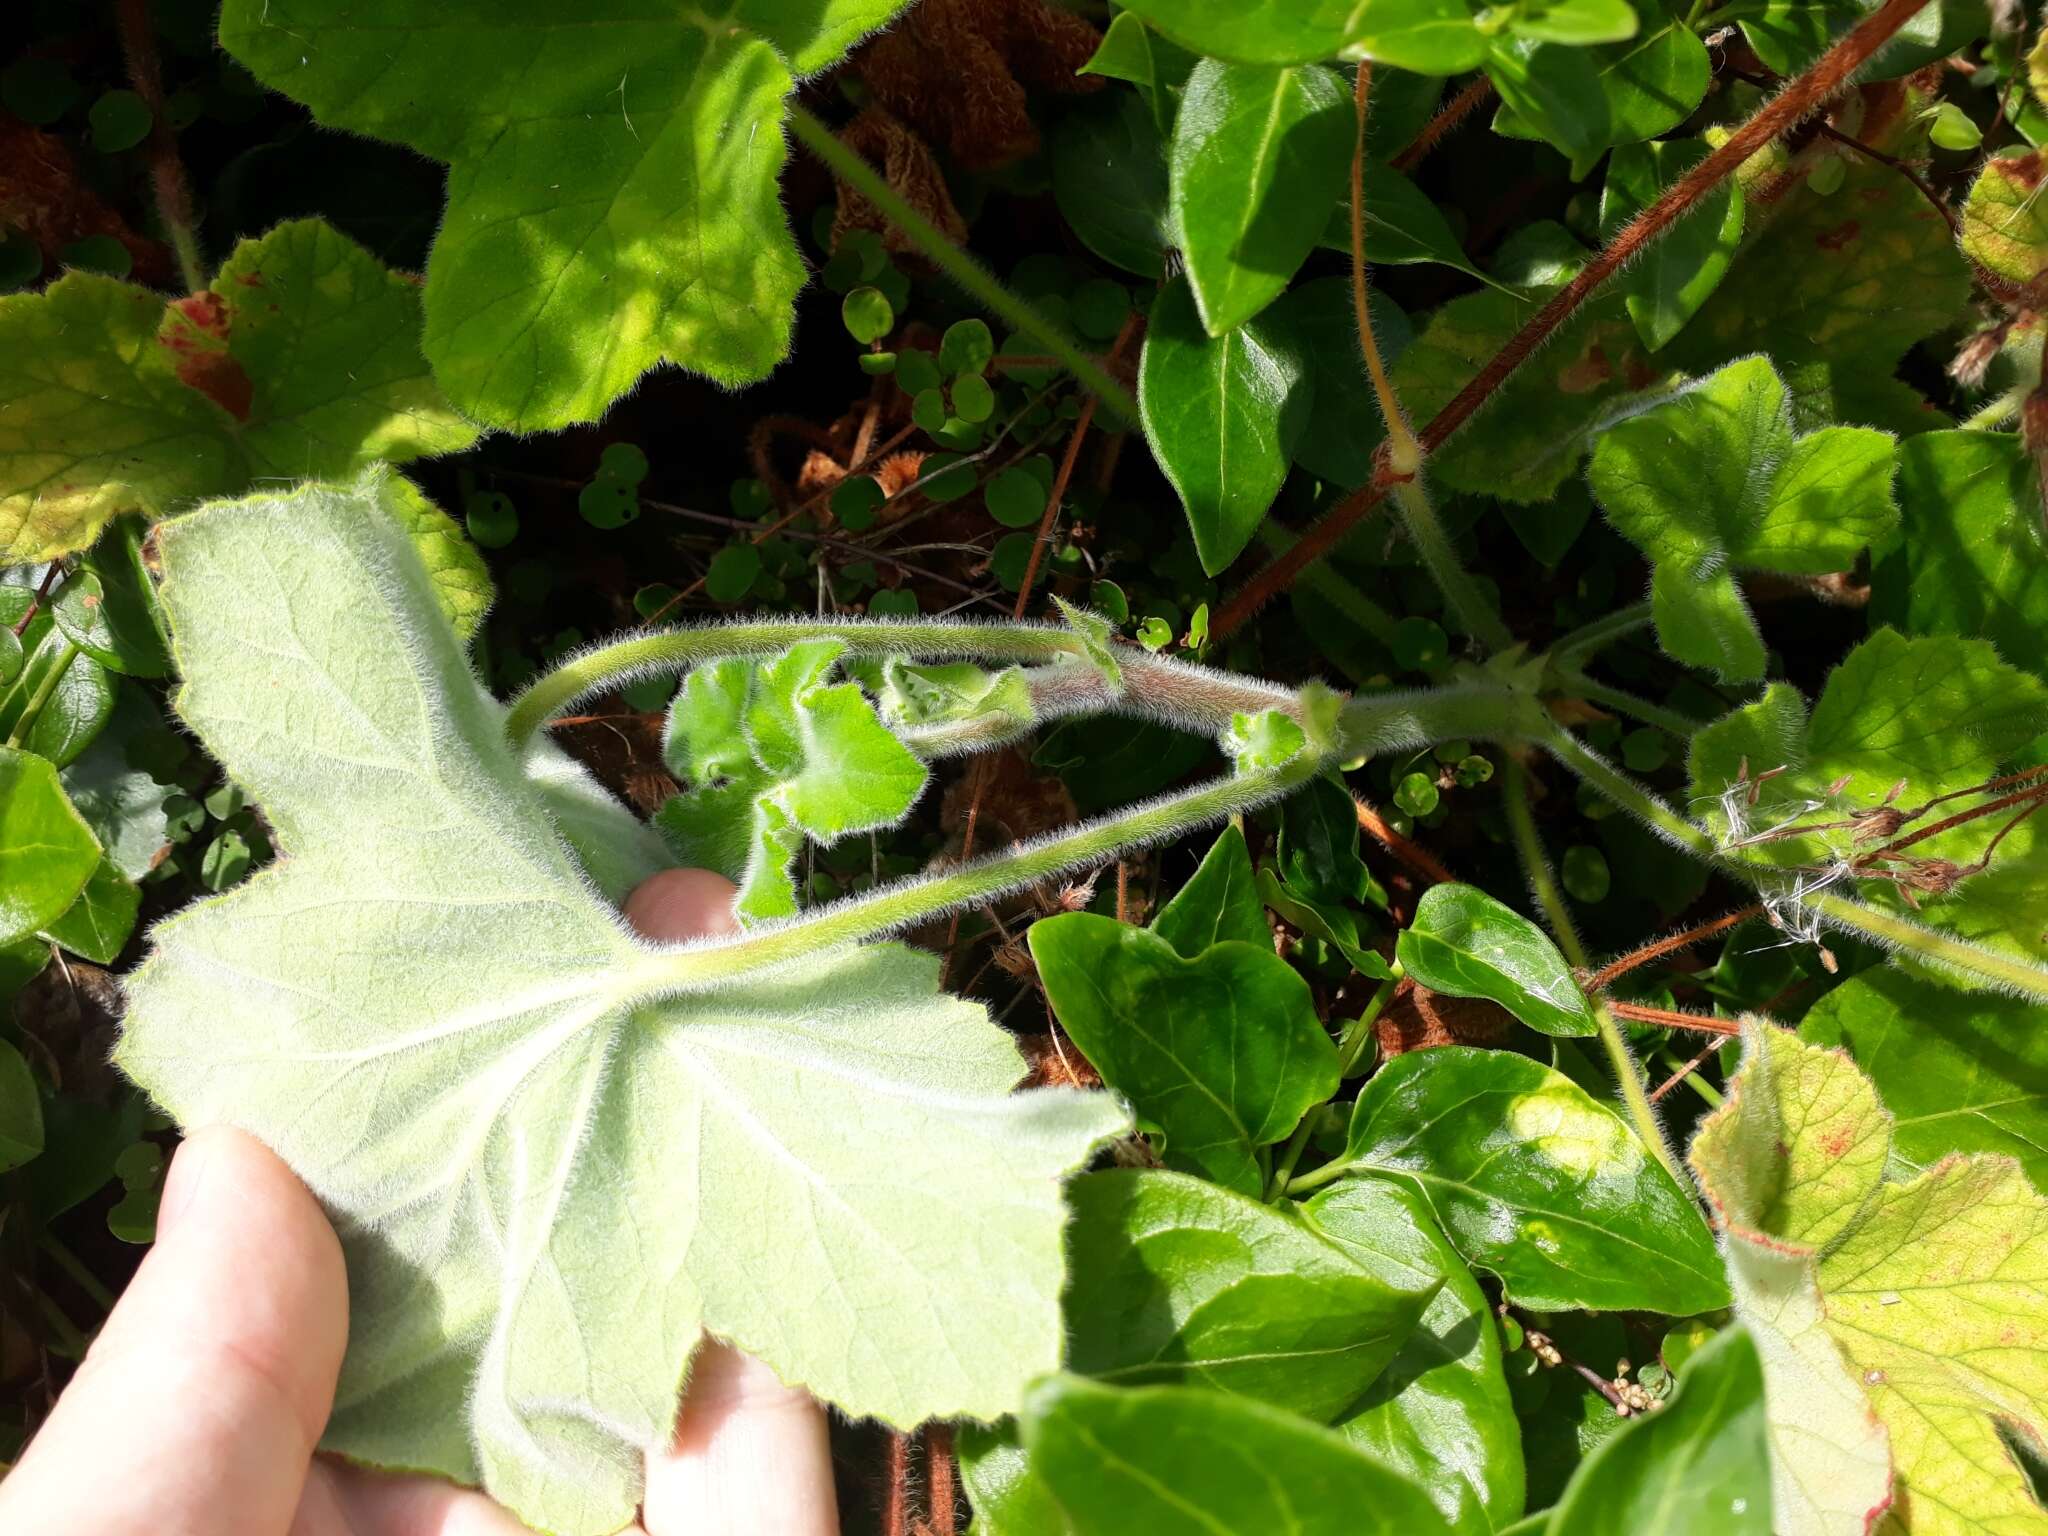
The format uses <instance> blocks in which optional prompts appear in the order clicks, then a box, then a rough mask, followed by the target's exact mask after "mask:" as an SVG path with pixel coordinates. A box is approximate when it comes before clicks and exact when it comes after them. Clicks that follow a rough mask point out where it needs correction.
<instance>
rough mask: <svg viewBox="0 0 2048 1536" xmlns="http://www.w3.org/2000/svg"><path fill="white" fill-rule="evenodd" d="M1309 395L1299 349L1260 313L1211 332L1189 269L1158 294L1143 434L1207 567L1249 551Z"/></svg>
mask: <svg viewBox="0 0 2048 1536" xmlns="http://www.w3.org/2000/svg"><path fill="white" fill-rule="evenodd" d="M1309 397H1310V389H1309V387H1308V385H1307V381H1306V376H1305V371H1304V369H1303V366H1302V362H1301V359H1300V358H1299V357H1297V356H1296V355H1295V354H1294V352H1293V350H1292V349H1291V348H1289V347H1287V346H1285V345H1283V344H1281V343H1280V341H1279V340H1278V339H1277V338H1276V337H1275V336H1274V335H1272V334H1271V333H1270V332H1269V331H1268V330H1267V329H1266V327H1265V326H1264V325H1263V323H1262V322H1260V321H1256V320H1253V321H1247V322H1246V323H1245V324H1243V325H1240V326H1239V327H1238V328H1237V329H1236V330H1234V331H1232V332H1230V333H1229V334H1228V335H1225V336H1211V335H1209V334H1208V332H1207V331H1205V330H1204V329H1203V328H1202V321H1201V317H1200V316H1199V315H1198V314H1197V313H1196V312H1195V301H1194V298H1193V296H1192V294H1191V293H1190V291H1189V288H1188V285H1187V282H1186V280H1185V279H1176V280H1175V281H1174V282H1172V283H1171V284H1169V285H1168V286H1167V287H1166V289H1165V290H1164V291H1163V292H1161V293H1160V295H1159V298H1158V299H1157V301H1156V302H1154V304H1153V306H1152V318H1151V323H1150V325H1148V326H1147V327H1146V331H1145V350H1144V356H1143V357H1142V358H1141V359H1140V361H1139V365H1138V406H1139V410H1140V411H1141V413H1142V414H1143V417H1144V427H1145V441H1146V442H1147V443H1148V444H1150V445H1151V448H1152V455H1153V457H1154V458H1156V459H1157V460H1158V461H1159V467H1160V468H1161V469H1162V470H1164V471H1165V472H1166V478H1167V479H1168V480H1170V481H1172V482H1173V488H1174V489H1175V490H1176V491H1178V492H1179V493H1180V500H1181V505H1182V506H1183V507H1185V508H1186V509H1187V515H1188V526H1189V527H1190V528H1191V529H1192V530H1193V532H1194V535H1195V550H1196V552H1197V553H1198V554H1199V555H1200V556H1201V557H1202V569H1203V570H1205V571H1207V572H1208V573H1209V574H1210V575H1212V576H1213V575H1215V574H1216V573H1217V572H1218V571H1221V570H1222V569H1224V567H1226V566H1228V565H1229V564H1230V562H1231V561H1233V560H1235V559H1236V558H1237V557H1238V555H1239V554H1240V553H1242V552H1243V550H1244V547H1245V545H1247V544H1249V543H1250V542H1251V538H1252V534H1253V533H1254V532H1256V531H1257V529H1258V526H1259V520H1260V519H1261V518H1263V517H1264V516H1265V515H1266V509H1267V508H1268V507H1270V506H1272V504H1273V498H1274V497H1275V496H1277V495H1278V494H1279V493H1280V483H1281V482H1282V481H1283V480H1285V479H1286V478H1287V461H1288V458H1289V456H1290V455H1291V454H1292V453H1293V451H1294V445H1295V442H1296V441H1297V440H1298V439H1299V438H1300V436H1301V431H1302V428H1303V426H1304V425H1305V424H1306V420H1307V416H1308V407H1309Z"/></svg>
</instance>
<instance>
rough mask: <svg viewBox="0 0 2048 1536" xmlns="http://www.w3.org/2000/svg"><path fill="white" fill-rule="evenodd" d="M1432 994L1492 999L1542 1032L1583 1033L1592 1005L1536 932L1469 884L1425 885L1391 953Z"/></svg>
mask: <svg viewBox="0 0 2048 1536" xmlns="http://www.w3.org/2000/svg"><path fill="white" fill-rule="evenodd" d="M1394 954H1395V958H1396V959H1398V960H1399V961H1400V962H1401V967H1402V969H1403V970H1404V971H1406V972H1407V973H1408V974H1409V975H1410V976H1413V977H1414V978H1415V979H1416V980H1417V981H1418V982H1420V983H1421V984H1422V985H1423V986H1425V987H1428V988H1429V989H1430V990H1431V991H1432V992H1446V993H1449V994H1450V995H1451V996H1452V997H1483V998H1487V999H1489V1000H1490V1001H1493V1002H1496V1003H1499V1004H1500V1005H1501V1007H1503V1008H1505V1009H1507V1011H1508V1012H1509V1013H1512V1014H1513V1015H1514V1016H1515V1017H1516V1018H1518V1019H1520V1020H1521V1021H1522V1022H1523V1023H1524V1024H1526V1025H1528V1026H1529V1027H1530V1028H1531V1029H1533V1030H1536V1031H1538V1032H1540V1033H1542V1034H1546V1035H1590V1034H1592V1033H1593V1016H1592V1010H1591V1009H1590V1008H1588V1007H1587V1005H1586V996H1585V994H1584V993H1583V992H1581V991H1580V990H1579V984H1578V982H1577V981H1575V980H1574V979H1573V978H1572V973H1571V967H1570V966H1568V965H1566V964H1565V959H1564V956H1563V955H1561V954H1559V953H1558V952H1557V946H1556V945H1555V944H1552V943H1551V942H1550V940H1549V938H1548V937H1547V936H1546V935H1545V934H1544V932H1543V930H1542V929H1540V928H1538V927H1537V926H1536V925H1535V924H1534V923H1532V922H1530V921H1529V920H1528V919H1527V918H1526V917H1523V916H1522V915H1521V914H1520V913H1519V912H1516V911H1514V910H1512V909H1511V908H1508V907H1505V906H1503V905H1502V904H1501V903H1499V902H1497V901H1495V900H1494V899H1493V898H1492V897H1491V896H1489V895H1487V894H1486V893H1485V892H1484V891H1482V890H1479V889H1477V888H1476V887H1474V886H1469V885H1433V886H1431V887H1430V888H1429V889H1428V890H1426V891H1424V892H1423V893H1422V900H1421V901H1420V902H1418V903H1417V904H1416V907H1415V917H1414V919H1413V920H1412V921H1411V922H1410V923H1409V925H1408V927H1406V928H1405V929H1403V930H1402V932H1401V937H1400V940H1399V942H1398V943H1397V944H1396V946H1395V950H1394Z"/></svg>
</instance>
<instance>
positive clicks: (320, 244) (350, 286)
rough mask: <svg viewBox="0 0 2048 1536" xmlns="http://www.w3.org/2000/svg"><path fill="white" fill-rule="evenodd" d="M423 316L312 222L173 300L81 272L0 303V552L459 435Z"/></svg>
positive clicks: (407, 296) (385, 271)
mask: <svg viewBox="0 0 2048 1536" xmlns="http://www.w3.org/2000/svg"><path fill="white" fill-rule="evenodd" d="M420 324H421V321H420V300H419V290H418V288H417V286H416V285H415V284H413V283H411V282H409V281H407V280H406V279H405V278H404V277H402V276H401V275H399V274H398V273H395V272H392V271H391V270H390V269H389V268H387V267H385V266H384V265H383V264H382V263H381V262H379V261H378V260H377V259H376V258H375V257H374V256H372V255H371V254H370V253H369V252H368V251H365V250H364V249H363V248H362V247H361V246H359V245H357V244H355V243H354V242H353V241H351V240H349V239H348V238H347V237H345V236H343V235H341V234H339V233H337V232H336V231H335V230H334V229H332V228H330V227H329V226H328V225H326V224H324V223H322V222H320V221H319V220H316V219H305V220H299V221H297V222H294V223H290V224H283V225H280V226H278V227H277V228H276V229H274V230H272V231H271V232H270V233H269V234H267V235H264V236H263V237H262V238H260V239H257V240H249V241H245V242H243V244H242V245H241V246H240V247H239V248H238V249H237V250H236V251H235V253H234V255H233V256H231V257H230V258H229V259H228V262H227V264H226V266H225V267H223V268H222V269H221V272H220V275H219V276H218V277H217V278H216V279H215V280H214V284H213V286H212V287H211V288H209V289H207V290H205V291H203V292H200V293H195V294H192V295H191V296H189V297H187V298H183V299H178V300H175V301H172V302H168V303H167V302H166V301H165V300H164V299H163V298H161V297H160V296H158V295H156V294H153V293H150V292H148V291H147V290H145V289H142V288H138V287H136V286H134V285H133V284H130V283H124V282H117V281H115V280H113V279H111V278H107V277H101V276H98V275H96V274H94V273H90V272H72V273H69V274H67V275H66V276H64V277H62V278H60V279H58V281H56V282H55V283H52V284H51V285H50V287H49V288H48V289H46V290H45V291H44V292H42V293H21V294H11V295H8V296H6V297H4V298H0V564H5V565H14V564H22V563H27V562H30V561H36V560H47V559H50V558H52V557H54V556H57V555H62V554H67V553H69V552H71V551H73V550H77V549H83V548H85V547H86V546H87V545H89V544H90V543H91V542H92V541H93V539H94V538H95V537H96V536H97V535H98V533H99V530H100V528H101V526H102V525H103V524H104V523H105V522H106V521H107V519H109V518H110V517H112V516H114V515H115V514H117V513H120V512H124V511H129V510H132V509H138V508H139V509H140V510H142V511H144V512H147V513H150V514H160V513H164V512H168V511H171V510H173V509H175V508H177V507H179V506H181V505H184V504H186V503H189V502H192V501H196V500H198V499H200V498H202V497H207V496H224V495H233V494H235V493H237V492H240V491H244V490H246V489H248V488H249V487H250V486H251V485H252V484H254V483H255V482H256V481H258V480H263V479H272V478H280V479H301V478H311V479H342V478H352V477H354V476H355V475H357V474H358V473H360V472H361V471H362V470H364V469H365V468H367V467H369V466H370V465H372V464H377V463H389V464H398V463H404V462H406V461H407V460H410V459H416V458H420V457H423V456H426V455H431V454H438V453H448V452H452V451H454V450H456V449H459V448H464V447H467V446H468V445H469V444H470V443H471V442H472V441H474V440H475V437H476V429H475V428H474V427H472V426H471V425H470V424H469V423H468V422H466V421H465V420H463V419H462V417H461V416H460V415H458V414H457V412H456V411H455V410H454V408H453V407H451V406H450V405H449V404H448V402H447V400H446V399H445V398H444V397H443V396H442V394H441V392H440V389H439V388H438V387H437V386H436V385H435V383H434V382H433V379H432V377H431V376H430V374H429V373H428V370H427V365H426V363H425V361H424V360H423V359H422V358H421V356H420V351H419V334H420Z"/></svg>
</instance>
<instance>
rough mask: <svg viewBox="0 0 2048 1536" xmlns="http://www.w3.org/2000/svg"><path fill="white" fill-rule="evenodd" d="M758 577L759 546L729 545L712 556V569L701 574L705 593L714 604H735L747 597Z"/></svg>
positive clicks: (759, 563) (759, 567)
mask: <svg viewBox="0 0 2048 1536" xmlns="http://www.w3.org/2000/svg"><path fill="white" fill-rule="evenodd" d="M760 574H761V550H760V547H759V546H758V545H754V544H728V545H726V546H725V548H723V549H721V550H720V551H719V552H718V553H717V554H715V555H713V556H712V557H711V568H710V569H709V570H707V571H706V572H705V573H704V590H705V591H706V592H708V593H710V594H711V597H712V600H713V601H715V602H720V603H736V602H738V601H739V600H740V599H741V598H743V597H745V596H746V595H747V591H748V589H749V588H751V587H752V586H753V585H754V578H755V577H756V576H759V575H760Z"/></svg>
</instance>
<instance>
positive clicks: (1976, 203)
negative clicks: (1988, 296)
mask: <svg viewBox="0 0 2048 1536" xmlns="http://www.w3.org/2000/svg"><path fill="white" fill-rule="evenodd" d="M2044 176H2048V157H2044V156H2043V154H2042V153H2041V152H2040V151H2038V150H2027V151H2024V152H2021V153H2018V154H2008V155H2001V156H1999V157H1998V158H1996V159H1993V160H1988V161H1986V162H1985V164H1984V169H1983V170H1981V171H1979V172H1978V173H1977V179H1976V181H1975V182H1974V183H1972V185H1971V187H1970V196H1969V199H1968V201H1966V202H1965V203H1964V204H1963V232H1962V240H1961V245H1962V251H1963V254H1964V255H1965V256H1967V257H1969V258H1970V260H1972V261H1974V262H1976V263H1977V265H1978V266H1980V267H1982V268H1984V269H1985V270H1986V271H1987V272H1992V273H1995V274H1996V275H1997V276H1999V277H2002V278H2005V279H2006V280H2007V281H2008V282H2011V283H2014V284H2017V285H2018V286H2019V287H2020V288H2021V289H2023V290H2026V291H2029V292H2031V291H2033V290H2034V289H2035V288H2036V287H2037V286H2038V285H2039V284H2040V281H2041V277H2042V274H2043V272H2044V271H2048V209H2044V207H2043V203H2042V197H2041V193H2042V181H2043V178H2044Z"/></svg>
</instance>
